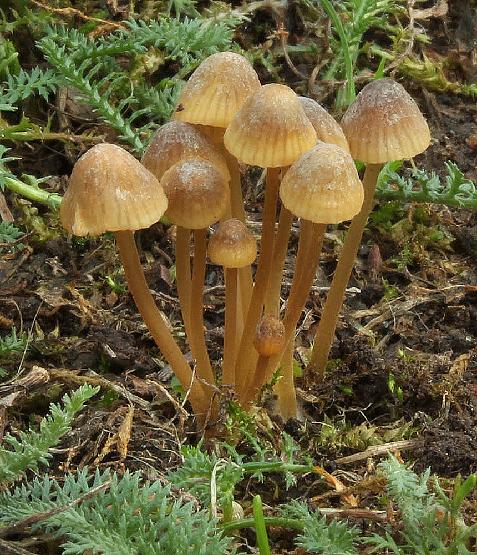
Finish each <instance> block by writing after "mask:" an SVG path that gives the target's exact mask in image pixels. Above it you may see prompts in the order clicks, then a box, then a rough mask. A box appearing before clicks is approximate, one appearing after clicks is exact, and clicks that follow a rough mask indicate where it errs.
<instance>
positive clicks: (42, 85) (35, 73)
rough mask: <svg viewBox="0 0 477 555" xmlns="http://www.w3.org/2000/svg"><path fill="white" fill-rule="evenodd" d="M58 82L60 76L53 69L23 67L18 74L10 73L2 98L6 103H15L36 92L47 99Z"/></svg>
mask: <svg viewBox="0 0 477 555" xmlns="http://www.w3.org/2000/svg"><path fill="white" fill-rule="evenodd" d="M58 84H59V78H58V76H57V75H56V74H55V73H54V71H53V70H51V69H46V70H42V69H40V68H39V67H35V68H33V70H32V71H31V72H27V71H24V70H23V69H22V70H20V72H19V73H17V74H8V76H7V79H6V82H5V83H4V86H3V91H2V93H1V94H2V96H1V100H2V102H5V103H6V104H10V105H14V104H16V103H17V102H20V101H22V100H25V99H27V98H28V97H30V96H32V95H34V94H38V95H40V96H41V97H42V98H44V99H45V100H47V99H48V96H49V94H50V93H52V92H53V91H55V90H56V88H57V87H58Z"/></svg>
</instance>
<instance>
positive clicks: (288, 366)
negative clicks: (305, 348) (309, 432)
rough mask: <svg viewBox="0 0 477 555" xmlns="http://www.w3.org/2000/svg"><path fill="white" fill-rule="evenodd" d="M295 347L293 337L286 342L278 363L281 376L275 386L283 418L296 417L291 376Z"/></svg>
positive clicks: (278, 406)
mask: <svg viewBox="0 0 477 555" xmlns="http://www.w3.org/2000/svg"><path fill="white" fill-rule="evenodd" d="M294 349H295V338H294V337H292V338H291V339H290V341H289V342H288V344H287V346H286V349H285V352H284V353H283V356H282V360H281V363H280V367H281V374H282V376H281V378H280V380H278V382H277V385H276V386H275V389H274V391H275V393H276V394H277V396H278V399H277V408H278V412H279V414H280V415H281V416H282V418H283V419H284V420H288V419H289V418H296V417H297V402H296V391H295V383H294V376H293V351H294Z"/></svg>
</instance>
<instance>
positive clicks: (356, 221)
mask: <svg viewBox="0 0 477 555" xmlns="http://www.w3.org/2000/svg"><path fill="white" fill-rule="evenodd" d="M381 168H382V164H370V165H368V166H366V171H365V173H364V178H363V187H364V202H363V206H362V208H361V211H360V212H359V213H358V214H357V215H356V216H355V217H354V218H353V220H352V222H351V225H350V227H349V229H348V233H347V234H346V239H345V242H344V245H343V249H342V251H341V255H340V257H339V260H338V264H337V266H336V270H335V274H334V276H333V281H332V283H331V287H330V290H329V292H328V297H327V299H326V302H325V306H324V308H323V311H322V313H321V319H320V323H319V325H318V329H317V331H316V334H315V340H314V346H313V351H312V354H311V358H310V362H309V363H308V366H307V367H306V371H307V372H316V373H317V374H318V379H319V380H320V381H321V380H323V377H324V373H325V368H326V363H327V361H328V356H329V354H330V350H331V345H332V343H333V338H334V336H335V330H336V324H337V321H338V315H339V311H340V309H341V306H342V305H343V299H344V295H345V291H346V286H347V285H348V282H349V278H350V276H351V272H352V271H353V266H354V263H355V259H356V254H357V252H358V249H359V245H360V243H361V239H362V236H363V231H364V228H365V226H366V222H367V221H368V216H369V214H370V212H371V210H372V208H373V199H374V192H375V190H376V183H377V181H378V177H379V172H380V171H381Z"/></svg>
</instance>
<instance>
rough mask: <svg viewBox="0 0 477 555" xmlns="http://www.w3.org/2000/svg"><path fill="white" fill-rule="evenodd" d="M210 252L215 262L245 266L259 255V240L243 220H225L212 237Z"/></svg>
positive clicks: (224, 264)
mask: <svg viewBox="0 0 477 555" xmlns="http://www.w3.org/2000/svg"><path fill="white" fill-rule="evenodd" d="M208 254H209V258H210V261H211V262H212V263H213V264H218V265H219V266H224V267H225V268H243V267H244V266H249V265H250V264H252V262H253V261H254V260H255V258H256V257H257V242H256V240H255V237H254V236H253V235H252V233H250V231H249V230H248V229H247V227H246V225H245V224H244V223H243V222H241V221H240V220H236V219H231V220H225V221H224V222H222V223H221V224H220V225H219V227H218V229H217V231H216V232H215V233H214V234H213V235H212V237H211V238H210V240H209V246H208Z"/></svg>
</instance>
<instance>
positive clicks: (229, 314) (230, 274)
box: [208, 219, 257, 386]
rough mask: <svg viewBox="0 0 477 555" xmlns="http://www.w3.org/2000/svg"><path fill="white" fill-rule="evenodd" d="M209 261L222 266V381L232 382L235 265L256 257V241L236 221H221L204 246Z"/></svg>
mask: <svg viewBox="0 0 477 555" xmlns="http://www.w3.org/2000/svg"><path fill="white" fill-rule="evenodd" d="M208 254H209V258H210V261H211V262H212V263H214V264H218V265H220V266H223V267H224V272H225V284H226V287H225V334H224V353H223V357H224V358H223V365H222V384H223V385H226V386H227V385H230V386H233V385H235V357H236V349H237V326H236V324H237V285H238V273H237V270H238V269H239V268H243V267H244V266H250V264H252V263H253V262H254V260H255V258H256V256H257V242H256V240H255V237H254V236H253V235H252V234H251V233H250V231H249V230H248V229H247V227H246V226H245V224H244V223H243V222H241V221H240V220H236V219H231V220H225V221H223V222H222V223H221V224H220V225H219V227H218V229H217V231H216V232H215V233H214V234H213V235H212V236H211V238H210V240H209V245H208Z"/></svg>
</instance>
